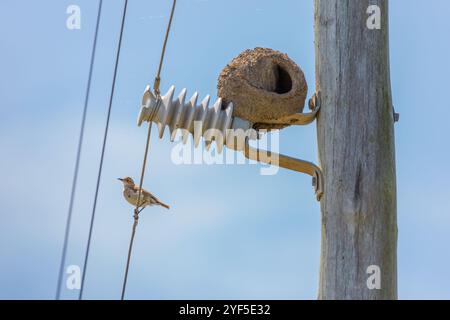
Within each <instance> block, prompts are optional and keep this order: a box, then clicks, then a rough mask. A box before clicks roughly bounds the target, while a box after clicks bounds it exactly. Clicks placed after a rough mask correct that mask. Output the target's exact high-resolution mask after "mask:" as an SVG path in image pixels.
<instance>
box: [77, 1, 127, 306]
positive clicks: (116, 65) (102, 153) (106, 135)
mask: <svg viewBox="0 0 450 320" xmlns="http://www.w3.org/2000/svg"><path fill="white" fill-rule="evenodd" d="M127 5H128V0H125V2H124V6H123V14H122V23H121V26H120V35H119V44H118V46H117V53H116V62H115V66H114V75H113V82H112V86H111V94H110V97H109V106H108V115H107V117H106V124H105V132H104V136H103V145H102V152H101V156H100V164H99V169H98V176H97V185H96V188H95V196H94V204H93V207H92V214H91V223H90V226H89V235H88V241H87V246H86V254H85V258H84V266H83V270H82V279H81V288H80V294H79V296H78V299H79V300H81V299H82V298H83V291H84V281H85V276H86V269H87V264H88V259H89V251H90V247H91V240H92V230H93V227H94V219H95V211H96V208H97V199H98V192H99V188H100V180H101V176H102V169H103V160H104V157H105V149H106V140H107V138H108V130H109V120H110V117H111V107H112V102H113V98H114V92H115V88H116V78H117V69H118V66H119V58H120V49H121V47H122V37H123V30H124V26H125V17H126V13H127Z"/></svg>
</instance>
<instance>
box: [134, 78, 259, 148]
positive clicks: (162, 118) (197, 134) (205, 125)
mask: <svg viewBox="0 0 450 320" xmlns="http://www.w3.org/2000/svg"><path fill="white" fill-rule="evenodd" d="M174 93H175V86H172V87H170V89H169V91H168V92H167V93H166V94H165V95H164V96H162V97H161V100H160V106H159V109H158V110H157V111H156V110H155V109H156V108H157V105H158V101H157V99H156V97H155V96H154V95H153V93H152V92H151V91H150V86H147V88H146V89H145V91H144V95H143V98H142V105H141V111H140V113H139V117H138V125H139V126H140V125H141V124H142V123H143V122H144V121H147V122H150V121H151V122H154V123H156V124H157V126H158V131H159V138H162V137H163V136H164V131H165V128H166V127H168V128H169V131H170V141H172V142H173V141H174V140H175V137H176V134H177V130H178V129H184V130H182V141H183V143H184V144H185V143H186V142H187V139H188V136H189V134H191V135H192V136H193V137H194V145H195V147H197V146H198V144H199V142H200V139H201V138H202V137H203V138H204V140H205V145H206V149H207V150H209V148H210V146H211V143H212V142H213V141H215V142H216V145H217V151H218V152H219V153H220V152H222V149H223V145H227V147H230V148H233V149H235V150H243V149H244V141H245V139H243V138H242V136H241V138H238V139H235V138H234V137H235V136H236V135H238V134H245V135H246V136H247V137H248V138H249V139H257V133H256V131H254V130H252V123H250V122H248V121H245V120H243V119H240V118H236V117H233V103H229V104H228V105H227V106H226V107H225V108H224V109H223V108H222V99H221V98H218V99H217V100H216V102H215V103H214V104H213V106H212V107H209V102H210V96H209V95H207V96H206V97H205V98H204V99H203V100H202V101H201V102H200V103H197V100H198V93H197V92H195V93H194V94H193V95H192V97H191V98H190V99H189V101H186V93H187V91H186V89H183V90H182V91H181V92H180V94H179V95H178V97H177V98H176V99H174ZM155 111H156V112H155ZM211 129H215V130H217V131H215V130H211ZM218 132H220V134H216V133H218ZM232 144H234V146H233V145H232Z"/></svg>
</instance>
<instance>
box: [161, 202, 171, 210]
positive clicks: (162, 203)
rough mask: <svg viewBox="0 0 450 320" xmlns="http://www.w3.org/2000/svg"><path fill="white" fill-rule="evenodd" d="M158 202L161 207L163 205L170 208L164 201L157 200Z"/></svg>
mask: <svg viewBox="0 0 450 320" xmlns="http://www.w3.org/2000/svg"><path fill="white" fill-rule="evenodd" d="M158 204H159V205H160V206H161V207H164V208H166V209H170V207H169V206H168V205H167V204H165V203H163V202H161V201H158Z"/></svg>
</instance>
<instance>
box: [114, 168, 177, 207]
mask: <svg viewBox="0 0 450 320" xmlns="http://www.w3.org/2000/svg"><path fill="white" fill-rule="evenodd" d="M117 179H118V180H120V181H122V183H123V196H124V197H125V200H127V201H128V203H130V204H132V205H133V206H136V205H137V202H138V196H139V186H137V185H135V183H134V180H133V179H132V178H130V177H125V178H117ZM139 200H140V201H139V206H138V208H140V210H139V212H140V211H142V210H143V209H144V208H145V207H147V206H153V205H159V206H162V207H164V208H166V209H169V208H170V207H169V206H168V205H167V204H165V203H163V202H161V201H159V199H158V198H156V197H155V196H154V195H153V194H151V193H150V192H148V191H147V190H144V189H142V191H141V197H140V199H139Z"/></svg>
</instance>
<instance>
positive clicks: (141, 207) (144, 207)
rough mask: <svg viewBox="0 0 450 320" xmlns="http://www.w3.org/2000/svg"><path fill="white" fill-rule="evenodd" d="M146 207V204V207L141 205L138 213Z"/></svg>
mask: <svg viewBox="0 0 450 320" xmlns="http://www.w3.org/2000/svg"><path fill="white" fill-rule="evenodd" d="M144 209H145V206H144V207H141V208H140V209H139V211H138V212H137V213H138V214H139V213H141V211H142V210H144Z"/></svg>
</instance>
